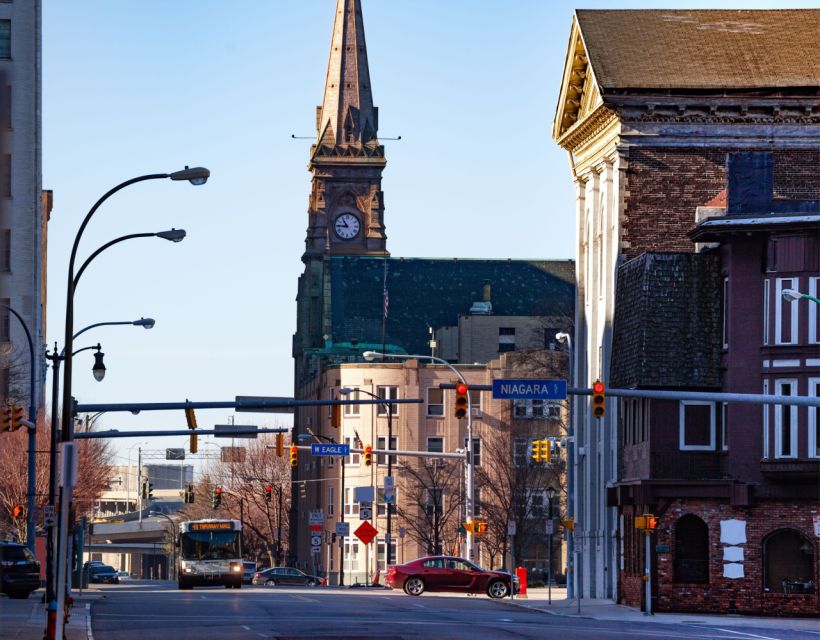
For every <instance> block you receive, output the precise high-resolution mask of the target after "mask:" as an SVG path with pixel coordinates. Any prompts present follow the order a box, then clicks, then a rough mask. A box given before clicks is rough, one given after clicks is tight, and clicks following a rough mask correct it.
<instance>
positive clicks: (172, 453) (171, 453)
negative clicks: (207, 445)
mask: <svg viewBox="0 0 820 640" xmlns="http://www.w3.org/2000/svg"><path fill="white" fill-rule="evenodd" d="M165 459H166V460H185V449H166V450H165Z"/></svg>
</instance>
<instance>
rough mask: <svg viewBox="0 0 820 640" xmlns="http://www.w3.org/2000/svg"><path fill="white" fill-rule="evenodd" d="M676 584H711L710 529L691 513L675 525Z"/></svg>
mask: <svg viewBox="0 0 820 640" xmlns="http://www.w3.org/2000/svg"><path fill="white" fill-rule="evenodd" d="M675 582H699V583H706V582H709V527H707V526H706V523H705V522H704V521H703V520H701V519H700V518H698V517H697V516H696V515H692V514H691V513H690V514H687V515H685V516H683V517H682V518H681V519H680V520H678V521H677V523H675Z"/></svg>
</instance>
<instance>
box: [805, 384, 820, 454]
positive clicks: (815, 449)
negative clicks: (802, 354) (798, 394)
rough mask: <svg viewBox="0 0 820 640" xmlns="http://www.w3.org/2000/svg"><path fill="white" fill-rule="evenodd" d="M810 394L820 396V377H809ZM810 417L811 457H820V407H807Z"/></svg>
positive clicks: (809, 452)
mask: <svg viewBox="0 0 820 640" xmlns="http://www.w3.org/2000/svg"><path fill="white" fill-rule="evenodd" d="M808 395H809V397H811V398H816V397H817V396H820V378H809V391H808ZM806 410H807V411H808V414H809V419H808V420H807V421H806V422H807V423H808V428H809V438H808V441H809V450H808V454H809V458H820V442H818V441H817V427H818V424H817V421H818V419H820V409H818V408H817V407H807V409H806Z"/></svg>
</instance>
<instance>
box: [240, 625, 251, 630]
mask: <svg viewBox="0 0 820 640" xmlns="http://www.w3.org/2000/svg"><path fill="white" fill-rule="evenodd" d="M242 628H243V629H244V630H245V631H250V630H251V628H250V627H249V626H248V625H246V624H243V625H242Z"/></svg>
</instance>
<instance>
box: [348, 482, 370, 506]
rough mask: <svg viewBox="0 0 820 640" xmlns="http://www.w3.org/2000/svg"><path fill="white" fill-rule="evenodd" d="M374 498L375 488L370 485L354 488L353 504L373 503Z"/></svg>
mask: <svg viewBox="0 0 820 640" xmlns="http://www.w3.org/2000/svg"><path fill="white" fill-rule="evenodd" d="M374 497H375V496H374V494H373V487H371V486H370V485H367V486H364V487H353V502H358V503H359V504H362V503H365V502H373V498H374Z"/></svg>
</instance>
